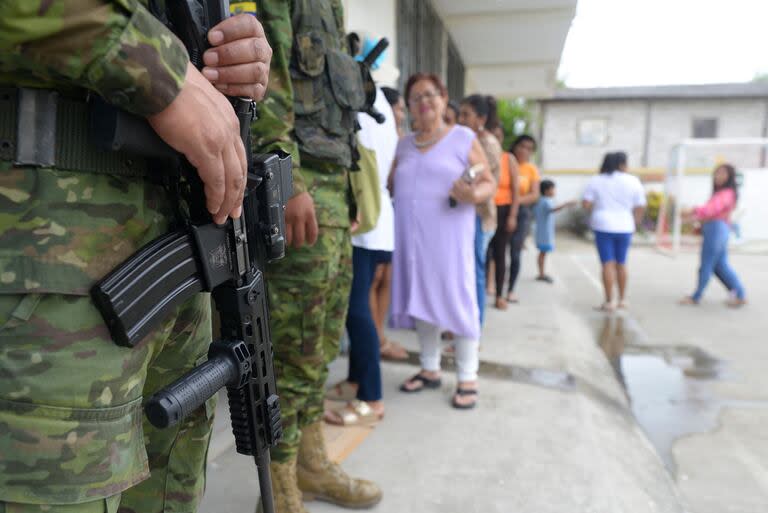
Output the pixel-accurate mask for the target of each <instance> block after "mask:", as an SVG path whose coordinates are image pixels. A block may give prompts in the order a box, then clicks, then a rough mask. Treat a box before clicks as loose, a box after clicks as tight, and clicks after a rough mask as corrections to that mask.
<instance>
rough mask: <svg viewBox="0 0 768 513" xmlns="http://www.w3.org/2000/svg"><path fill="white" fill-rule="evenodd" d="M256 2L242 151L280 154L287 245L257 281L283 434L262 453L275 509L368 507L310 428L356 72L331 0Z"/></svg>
mask: <svg viewBox="0 0 768 513" xmlns="http://www.w3.org/2000/svg"><path fill="white" fill-rule="evenodd" d="M256 4H257V7H258V15H259V19H260V20H261V21H262V23H263V24H264V30H265V32H266V34H267V38H268V39H269V41H270V43H271V45H272V48H273V51H274V55H273V59H272V66H271V74H270V85H269V88H268V91H267V97H266V99H265V101H264V103H263V104H261V105H260V107H259V119H258V120H257V121H256V122H255V123H254V125H253V134H254V143H255V144H254V148H255V149H256V150H257V151H261V152H267V151H273V150H276V149H282V150H284V151H286V152H288V153H290V154H291V155H292V156H293V162H294V164H295V166H294V175H293V176H294V196H293V198H292V199H291V200H290V202H289V203H288V207H287V210H286V224H287V225H288V228H287V230H288V235H289V237H290V239H291V241H292V243H293V246H294V248H291V249H289V250H288V252H287V255H286V258H284V259H283V260H281V261H279V262H277V263H275V264H272V265H271V266H269V268H268V273H267V275H268V276H267V278H268V282H269V294H270V308H271V311H270V314H271V319H272V336H273V343H274V348H275V370H276V374H277V387H278V393H279V394H280V407H281V410H282V414H283V432H284V438H283V441H282V442H281V443H280V445H279V446H278V447H277V448H275V449H274V450H273V451H272V458H273V465H272V470H273V480H274V482H275V491H276V498H277V509H278V513H303V512H304V511H305V509H304V506H303V504H302V501H301V496H302V492H303V496H304V498H305V499H311V498H318V499H322V500H325V501H329V502H333V503H335V504H338V505H341V506H345V507H353V508H361V507H370V506H373V505H374V504H376V503H377V502H379V500H380V499H381V491H380V489H379V488H378V486H376V485H375V484H374V483H371V482H369V481H364V480H360V479H352V478H350V477H349V476H348V475H347V474H346V473H344V471H343V470H342V469H341V468H340V467H339V466H338V465H336V464H333V463H331V462H330V461H329V460H328V457H327V455H326V451H325V443H324V440H323V435H322V431H321V428H322V414H323V395H324V387H325V381H326V378H327V376H328V364H329V363H330V361H331V360H333V359H334V358H335V357H336V356H337V354H338V351H339V342H340V339H341V336H342V332H343V329H344V322H345V316H346V312H347V304H348V301H349V289H350V286H351V275H352V247H351V241H350V205H349V199H348V198H349V178H348V172H349V169H350V168H351V167H352V164H353V155H354V148H353V145H354V143H353V140H354V130H355V128H354V127H355V119H356V112H355V110H356V109H358V108H360V105H361V96H364V93H363V91H362V84H361V81H360V71H359V66H358V64H357V63H356V62H355V61H354V60H353V59H352V58H351V57H349V56H348V55H347V51H346V43H345V35H344V28H343V27H344V24H343V13H342V6H341V0H261V1H258V2H256ZM318 226H319V231H318ZM315 239H316V240H317V242H316V243H315ZM305 241H306V242H307V243H308V244H309V246H303V244H304V242H305ZM302 246H303V247H302ZM299 489H300V490H301V491H300V490H299Z"/></svg>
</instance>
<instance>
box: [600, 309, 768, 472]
mask: <svg viewBox="0 0 768 513" xmlns="http://www.w3.org/2000/svg"><path fill="white" fill-rule="evenodd" d="M635 326H636V325H635V324H634V321H632V320H631V319H629V318H626V317H624V316H620V315H617V316H609V317H605V318H604V319H601V320H600V321H599V322H598V333H599V336H598V344H599V346H600V348H601V349H602V350H603V352H604V353H605V355H606V357H607V358H608V360H609V361H610V363H611V366H612V367H613V369H614V372H615V374H616V377H617V378H618V380H619V381H620V382H621V384H622V385H623V386H624V390H625V392H626V394H627V397H628V398H629V400H630V404H631V407H632V412H633V413H634V415H635V418H636V419H637V421H638V423H639V424H640V426H641V427H642V428H643V430H644V431H645V433H646V435H647V436H648V438H649V439H650V441H651V443H653V445H654V446H655V447H656V450H657V451H658V453H659V455H660V456H661V458H662V460H663V461H664V464H665V465H666V466H667V468H668V469H669V470H670V472H672V474H673V475H674V474H675V473H676V470H677V469H676V465H675V460H674V456H673V452H672V448H673V445H674V443H675V441H677V440H678V439H679V438H681V437H683V436H686V435H690V434H694V433H707V432H710V431H712V430H714V429H716V428H717V426H718V417H719V414H720V410H721V409H722V408H723V407H724V406H729V405H733V406H740V407H761V408H763V407H766V406H768V405H766V404H763V403H750V402H745V401H728V400H722V399H720V398H718V397H716V396H715V394H714V392H713V390H712V383H713V381H716V380H720V379H724V378H725V377H726V368H725V364H724V362H722V361H720V360H718V359H717V358H715V357H713V356H712V355H710V354H708V353H706V352H705V351H703V350H702V349H700V348H697V347H693V346H687V345H669V346H664V345H655V344H654V345H649V344H647V343H643V341H642V340H641V335H640V333H639V330H638V329H637V328H636V327H635Z"/></svg>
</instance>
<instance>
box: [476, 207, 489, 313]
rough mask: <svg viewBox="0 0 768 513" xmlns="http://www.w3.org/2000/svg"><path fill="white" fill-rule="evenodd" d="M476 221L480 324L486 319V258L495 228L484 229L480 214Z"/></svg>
mask: <svg viewBox="0 0 768 513" xmlns="http://www.w3.org/2000/svg"><path fill="white" fill-rule="evenodd" d="M476 217H477V220H476V222H475V277H476V281H477V308H478V309H479V310H480V326H482V325H483V320H484V319H485V260H486V259H487V257H488V245H489V244H490V243H491V238H492V237H493V230H489V231H487V232H485V231H483V223H482V221H481V220H480V216H476Z"/></svg>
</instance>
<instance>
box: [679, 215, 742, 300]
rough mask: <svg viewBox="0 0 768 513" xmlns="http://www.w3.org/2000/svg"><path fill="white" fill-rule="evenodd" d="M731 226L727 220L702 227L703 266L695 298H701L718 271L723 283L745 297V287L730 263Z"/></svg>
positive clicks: (739, 296)
mask: <svg viewBox="0 0 768 513" xmlns="http://www.w3.org/2000/svg"><path fill="white" fill-rule="evenodd" d="M730 232H731V227H730V226H729V225H728V223H726V222H725V221H708V222H706V223H704V226H702V228H701V233H702V235H703V236H704V241H703V243H702V245H701V266H700V267H699V284H698V286H697V287H696V292H694V293H693V296H692V297H693V299H694V300H696V301H699V300H701V297H702V295H704V289H706V288H707V284H708V283H709V280H710V278H712V274H713V273H716V274H717V276H718V278H720V280H721V281H722V282H723V284H724V285H725V286H726V287H727V288H728V290H730V291H731V292H733V293H734V294H736V297H738V298H739V299H744V297H745V292H744V287H743V286H742V284H741V281H740V280H739V277H738V276H737V275H736V272H735V271H734V270H733V268H732V267H731V266H730V264H729V263H728V237H729V235H730Z"/></svg>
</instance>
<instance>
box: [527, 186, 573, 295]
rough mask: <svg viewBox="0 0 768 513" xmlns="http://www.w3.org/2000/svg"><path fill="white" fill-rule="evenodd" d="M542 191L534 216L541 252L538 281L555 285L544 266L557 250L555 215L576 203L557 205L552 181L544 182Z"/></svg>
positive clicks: (538, 246)
mask: <svg viewBox="0 0 768 513" xmlns="http://www.w3.org/2000/svg"><path fill="white" fill-rule="evenodd" d="M540 190H541V198H539V201H537V202H536V205H535V206H534V207H533V216H534V218H535V219H536V236H535V239H536V248H537V249H538V250H539V257H538V260H537V263H538V264H539V275H538V276H537V277H536V280H537V281H543V282H545V283H553V281H554V280H553V279H552V277H551V276H549V275H548V274H547V273H546V272H544V266H545V264H546V259H547V255H548V254H549V253H552V252H553V251H554V250H555V214H556V213H557V212H559V211H560V210H563V209H564V208H568V207H572V206H573V205H575V204H576V201H569V202H567V203H563V204H562V205H555V199H554V198H555V182H553V181H552V180H543V181H542V182H541V186H540Z"/></svg>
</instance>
